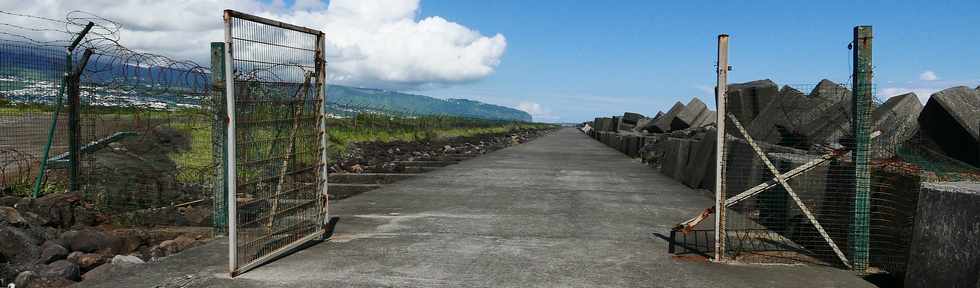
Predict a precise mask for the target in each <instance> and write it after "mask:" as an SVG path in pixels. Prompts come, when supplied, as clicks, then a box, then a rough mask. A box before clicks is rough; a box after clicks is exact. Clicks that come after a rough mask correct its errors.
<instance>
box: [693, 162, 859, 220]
mask: <svg viewBox="0 0 980 288" xmlns="http://www.w3.org/2000/svg"><path fill="white" fill-rule="evenodd" d="M842 155H843V154H841V153H829V154H825V155H823V156H820V158H817V159H814V160H813V161H810V162H807V163H806V164H803V165H800V166H799V167H796V168H793V170H790V171H788V172H786V173H783V174H781V175H780V176H782V177H783V179H785V180H790V179H793V178H795V177H796V176H800V175H803V173H806V172H807V171H810V170H811V169H813V168H816V167H818V166H820V165H822V164H824V163H827V162H830V161H831V160H834V159H836V158H838V157H840V156H842ZM777 185H779V182H778V180H777V179H776V178H775V177H773V178H772V179H770V180H769V181H766V182H763V183H762V184H759V185H756V186H755V187H752V188H749V189H748V190H745V191H743V192H742V193H739V194H738V195H735V196H732V197H729V198H728V199H726V200H725V207H732V206H735V204H738V203H739V202H742V201H744V200H745V199H748V198H751V197H752V196H755V195H758V194H759V193H762V192H763V191H766V190H769V189H770V188H772V187H776V186H777ZM714 212H715V207H714V206H712V207H711V208H708V209H705V210H704V211H702V212H701V214H698V216H695V217H694V218H691V219H689V220H687V221H684V222H681V223H680V224H678V225H677V226H675V227H674V230H675V231H682V232H684V233H687V232H690V231H691V230H693V229H694V226H697V225H698V223H701V221H704V219H706V218H707V217H708V216H709V215H711V213H714Z"/></svg>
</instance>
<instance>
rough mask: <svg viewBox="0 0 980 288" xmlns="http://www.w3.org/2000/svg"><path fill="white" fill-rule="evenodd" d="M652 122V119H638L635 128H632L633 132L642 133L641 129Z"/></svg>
mask: <svg viewBox="0 0 980 288" xmlns="http://www.w3.org/2000/svg"><path fill="white" fill-rule="evenodd" d="M652 121H653V119H650V118H640V120H636V126H633V131H636V132H643V128H644V127H647V125H650V122H652Z"/></svg>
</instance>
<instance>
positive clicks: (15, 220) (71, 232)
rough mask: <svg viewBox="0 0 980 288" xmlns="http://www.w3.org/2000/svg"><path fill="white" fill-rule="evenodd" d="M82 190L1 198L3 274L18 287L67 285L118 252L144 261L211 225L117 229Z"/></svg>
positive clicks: (196, 239)
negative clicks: (35, 196)
mask: <svg viewBox="0 0 980 288" xmlns="http://www.w3.org/2000/svg"><path fill="white" fill-rule="evenodd" d="M111 222H112V221H111V219H110V218H109V217H107V216H106V215H103V214H100V213H98V212H96V209H94V207H93V206H92V205H91V204H90V203H86V202H85V201H83V200H82V197H81V195H80V194H78V193H62V194H51V195H47V196H44V197H41V198H38V199H31V198H16V197H9V196H8V197H3V198H2V199H0V278H2V279H15V282H14V284H16V286H17V287H64V286H68V285H71V284H74V283H75V282H76V281H80V280H82V279H84V278H87V277H90V276H91V274H90V273H93V271H96V270H97V269H96V268H97V267H100V266H102V265H105V264H106V263H111V262H114V261H113V257H117V255H122V256H131V257H135V258H137V259H141V261H143V260H144V259H145V260H151V259H153V258H159V257H165V256H168V255H171V254H173V253H176V252H179V251H182V250H184V249H187V248H189V247H192V246H195V245H198V244H200V243H201V241H202V240H203V239H204V238H205V237H207V236H210V230H208V229H200V230H199V231H197V230H192V232H188V231H174V230H166V229H164V230H152V229H135V228H133V229H112V228H111V225H110V223H111Z"/></svg>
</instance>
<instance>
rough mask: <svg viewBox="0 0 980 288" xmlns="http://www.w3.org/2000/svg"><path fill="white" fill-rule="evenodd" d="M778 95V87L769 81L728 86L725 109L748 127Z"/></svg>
mask: <svg viewBox="0 0 980 288" xmlns="http://www.w3.org/2000/svg"><path fill="white" fill-rule="evenodd" d="M778 93H779V86H777V85H776V83H775V82H772V80H769V79H765V80H756V81H752V82H745V83H735V84H729V85H728V92H727V93H725V95H727V106H726V109H727V111H729V112H731V113H732V114H735V117H736V118H738V121H740V122H742V125H746V126H748V125H749V124H751V123H752V120H753V119H755V116H756V115H759V113H760V112H762V109H764V108H766V106H768V105H769V103H770V102H772V100H773V99H774V98H775V97H776V95H777V94H778Z"/></svg>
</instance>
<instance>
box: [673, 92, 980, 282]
mask: <svg viewBox="0 0 980 288" xmlns="http://www.w3.org/2000/svg"><path fill="white" fill-rule="evenodd" d="M770 83H771V82H770ZM864 89H867V90H870V94H871V95H877V93H876V89H874V86H873V85H871V86H870V87H867V88H864ZM804 91H808V92H804ZM727 95H728V97H727V98H726V100H727V101H726V103H725V104H726V107H727V109H729V111H731V112H732V113H730V114H728V115H727V117H725V118H726V132H727V133H726V134H727V135H726V140H725V144H724V145H725V150H724V151H723V152H722V153H723V155H724V156H723V157H724V159H725V160H724V161H725V162H724V163H725V166H724V178H723V179H724V180H723V181H724V185H725V189H726V191H727V193H728V197H729V199H730V200H729V201H730V202H731V203H730V204H732V205H730V206H728V208H727V210H726V212H727V216H726V222H725V224H726V225H725V228H726V235H727V238H726V242H725V243H726V246H727V249H726V256H727V257H726V258H728V259H731V260H736V261H740V262H751V263H801V262H802V263H811V264H817V265H827V266H834V267H842V268H854V269H857V271H858V272H859V273H877V272H875V271H881V272H887V273H891V274H893V275H902V274H903V273H904V272H905V271H906V265H907V263H908V261H909V259H908V257H909V256H908V255H909V249H910V245H911V242H910V241H911V235H912V228H913V224H914V218H915V213H916V207H917V200H918V194H919V187H920V185H921V183H922V182H937V181H960V180H973V181H976V180H977V179H980V177H978V176H980V173H978V171H980V170H978V169H977V168H976V167H973V166H971V165H969V164H966V163H962V162H960V161H957V160H955V159H951V158H949V157H947V156H944V155H943V153H941V152H939V151H941V148H940V147H938V145H936V144H935V143H932V140H930V139H931V138H930V137H928V136H927V134H926V131H924V130H923V128H920V127H919V124H918V122H917V121H918V118H919V110H920V109H921V106H922V104H921V103H920V100H919V99H918V97H917V96H916V95H914V94H904V95H898V96H893V97H890V98H887V99H885V98H883V97H880V96H876V97H875V98H874V99H873V102H872V103H871V105H872V107H871V109H864V110H863V111H864V112H862V113H854V112H853V111H854V107H855V106H854V102H853V101H852V100H853V99H852V97H853V93H852V91H851V89H850V87H846V86H844V85H840V84H836V83H833V82H830V81H826V80H825V81H823V82H821V83H819V84H816V85H786V86H783V87H781V88H778V89H777V86H775V85H774V84H772V85H759V83H756V84H753V85H744V86H743V85H733V86H730V88H729V93H728V94H727ZM759 102H768V103H769V105H764V107H765V108H763V109H759V108H758V107H760V106H758V105H755V104H752V103H759ZM855 116H857V117H863V118H865V119H867V121H868V124H867V125H868V126H869V128H870V129H868V130H867V131H868V132H867V133H868V136H867V137H870V138H866V139H870V141H869V142H868V143H867V144H868V146H869V149H868V152H867V155H868V159H869V161H868V164H866V166H865V167H864V169H866V170H867V171H868V173H867V174H865V175H869V176H865V177H866V178H865V179H866V181H865V183H866V184H864V185H865V187H867V188H866V189H867V191H868V194H867V196H865V197H866V199H867V200H866V202H865V203H866V204H864V205H866V207H867V208H866V209H862V208H860V207H858V206H857V205H860V203H861V202H862V201H861V200H860V199H859V198H860V197H861V194H860V193H859V191H860V183H859V181H857V180H858V178H856V177H860V175H861V174H860V173H857V172H858V171H857V170H856V169H857V166H859V165H855V162H854V156H855V155H854V151H855V147H856V146H857V145H859V143H857V142H858V141H855V140H854V139H855V136H854V135H855V134H857V133H855V130H854V127H853V126H852V125H853V124H854V119H855ZM736 122H737V123H736ZM750 138H751V141H750ZM763 156H764V157H763ZM767 161H768V162H769V163H771V165H772V168H774V169H775V170H776V172H777V173H773V171H771V169H770V168H769V166H768V165H767ZM776 174H779V175H781V177H782V178H783V179H785V180H786V184H788V186H789V189H787V187H785V186H784V185H783V184H781V183H780V181H779V180H778V179H777V177H776ZM790 190H792V191H790ZM797 198H798V199H799V201H797V200H796V199H797ZM808 214H809V215H808ZM811 216H812V217H811ZM811 218H812V219H811ZM862 223H864V224H862ZM818 225H819V228H818ZM860 227H865V228H864V230H861V229H859V228H860ZM699 229H702V230H701V231H708V230H710V228H707V227H704V226H702V227H699ZM821 230H823V232H821ZM702 241H704V243H689V245H693V246H696V247H695V248H698V249H704V250H700V251H713V250H712V248H713V244H712V243H713V241H710V239H709V240H702ZM860 241H865V242H866V243H867V245H863V247H867V248H865V249H866V250H863V251H862V250H860V249H861V248H860V247H862V245H861V244H860V243H861V242H860ZM855 246H858V247H855ZM856 249H857V250H856ZM858 253H864V254H865V255H867V256H865V257H867V258H866V260H863V261H859V262H865V265H867V267H863V268H857V267H850V265H852V264H854V262H855V257H860V255H862V254H858Z"/></svg>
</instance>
